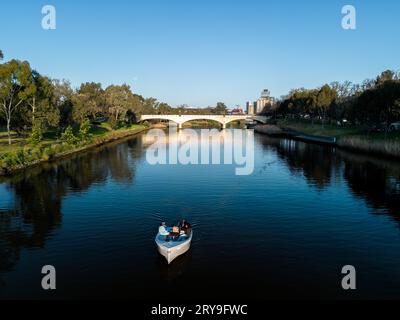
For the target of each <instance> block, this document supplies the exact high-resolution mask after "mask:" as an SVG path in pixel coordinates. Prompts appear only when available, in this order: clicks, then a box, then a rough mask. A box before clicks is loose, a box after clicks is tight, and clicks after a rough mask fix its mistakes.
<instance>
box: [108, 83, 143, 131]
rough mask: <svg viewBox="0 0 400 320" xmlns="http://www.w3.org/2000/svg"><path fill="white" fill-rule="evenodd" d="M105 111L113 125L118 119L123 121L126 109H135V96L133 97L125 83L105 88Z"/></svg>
mask: <svg viewBox="0 0 400 320" xmlns="http://www.w3.org/2000/svg"><path fill="white" fill-rule="evenodd" d="M104 94H105V100H106V103H107V111H108V114H109V116H110V118H111V120H112V123H113V125H114V126H118V123H119V122H120V121H125V120H126V116H127V113H128V111H131V112H134V111H135V104H136V103H137V97H135V96H134V95H133V93H132V91H131V89H130V87H129V86H128V85H126V84H123V85H121V86H118V85H111V86H109V87H107V88H106V90H105V93H104Z"/></svg>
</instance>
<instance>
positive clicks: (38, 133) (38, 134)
mask: <svg viewBox="0 0 400 320" xmlns="http://www.w3.org/2000/svg"><path fill="white" fill-rule="evenodd" d="M42 140H43V132H42V129H41V128H40V127H39V126H34V127H33V128H32V133H31V136H30V137H29V141H30V142H31V143H32V144H38V143H39V142H40V141H42Z"/></svg>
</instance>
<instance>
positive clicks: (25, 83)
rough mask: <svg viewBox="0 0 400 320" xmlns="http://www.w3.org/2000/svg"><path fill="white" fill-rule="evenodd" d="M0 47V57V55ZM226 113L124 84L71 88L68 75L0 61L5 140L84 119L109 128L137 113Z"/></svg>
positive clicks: (38, 136) (0, 115) (1, 123)
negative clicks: (136, 90)
mask: <svg viewBox="0 0 400 320" xmlns="http://www.w3.org/2000/svg"><path fill="white" fill-rule="evenodd" d="M3 58H4V56H3V52H2V51H1V50H0V60H3ZM204 112H206V113H213V114H225V113H226V112H227V107H226V105H225V104H224V103H222V102H219V103H217V105H216V107H215V108H211V107H208V108H205V109H202V108H190V107H189V106H187V105H181V106H178V107H177V108H173V107H171V106H170V105H168V104H167V103H164V102H159V101H157V99H155V98H152V97H150V98H144V97H142V96H141V95H139V94H135V93H134V92H132V90H131V88H130V86H129V85H127V84H122V85H109V86H108V87H106V88H105V89H104V88H103V87H102V85H101V84H100V83H96V82H86V83H82V84H81V85H80V87H79V88H76V89H73V88H72V87H71V83H70V82H69V81H68V80H64V79H63V80H57V79H51V78H49V77H47V76H44V75H42V74H40V73H39V72H37V71H36V70H34V69H32V68H31V66H30V64H29V62H27V61H20V60H16V59H12V60H10V61H8V62H5V63H0V126H5V127H6V128H7V133H8V142H9V144H11V132H12V131H15V132H16V133H17V134H18V135H21V134H23V133H25V134H26V133H29V134H30V135H31V136H34V137H35V138H36V139H38V140H41V139H42V137H43V133H44V132H46V131H48V130H49V129H52V128H58V130H65V129H66V128H67V127H73V126H77V125H82V124H84V123H85V125H87V122H88V121H89V122H90V123H92V122H103V121H108V122H109V123H110V125H111V126H112V128H118V127H120V126H122V125H125V124H133V123H136V122H137V119H138V118H139V116H140V115H141V114H145V113H148V114H171V113H175V114H176V113H178V114H201V113H204Z"/></svg>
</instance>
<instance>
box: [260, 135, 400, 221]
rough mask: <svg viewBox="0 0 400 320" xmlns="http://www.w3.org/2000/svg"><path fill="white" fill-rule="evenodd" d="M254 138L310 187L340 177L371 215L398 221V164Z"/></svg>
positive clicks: (315, 147) (399, 200) (328, 183)
mask: <svg viewBox="0 0 400 320" xmlns="http://www.w3.org/2000/svg"><path fill="white" fill-rule="evenodd" d="M257 139H258V140H259V142H260V143H261V145H262V146H263V147H264V148H265V149H267V150H273V151H274V152H276V154H277V155H278V157H279V159H281V160H282V161H284V162H285V163H286V165H287V167H288V169H289V170H290V171H291V173H292V174H295V175H302V176H304V178H305V179H306V181H307V182H308V184H309V185H311V186H313V187H315V188H317V189H324V188H326V187H327V186H329V185H331V184H332V182H334V179H341V178H343V179H344V180H345V182H346V183H347V185H348V186H349V188H350V190H351V191H352V193H353V194H354V195H355V196H356V197H358V198H361V199H363V200H364V201H365V202H366V203H367V204H368V206H370V207H371V208H373V209H374V211H373V212H374V213H376V214H385V213H387V214H390V215H391V216H392V217H393V218H394V219H395V220H397V221H399V222H400V165H399V163H398V162H396V161H392V160H385V159H379V158H378V157H370V156H366V155H360V154H356V153H351V152H347V151H343V150H338V149H336V148H332V147H329V146H321V145H316V144H308V143H304V142H300V141H293V140H285V139H277V138H270V137H266V136H257ZM399 227H400V225H399Z"/></svg>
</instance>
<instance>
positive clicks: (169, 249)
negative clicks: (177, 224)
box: [156, 231, 193, 264]
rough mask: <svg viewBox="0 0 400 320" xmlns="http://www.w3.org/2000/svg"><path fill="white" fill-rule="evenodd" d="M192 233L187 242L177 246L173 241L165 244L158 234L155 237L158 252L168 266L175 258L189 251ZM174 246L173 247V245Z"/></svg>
mask: <svg viewBox="0 0 400 320" xmlns="http://www.w3.org/2000/svg"><path fill="white" fill-rule="evenodd" d="M192 236H193V231H192V232H191V234H190V236H189V237H188V239H187V240H184V241H182V242H180V243H178V244H175V243H174V242H173V241H169V242H166V241H164V240H163V237H162V236H160V235H159V234H158V235H157V237H156V244H157V249H158V252H159V253H160V254H161V255H162V256H163V257H165V259H167V262H168V264H170V263H171V262H172V261H173V260H175V259H176V258H177V257H179V256H181V255H183V254H184V253H186V252H187V251H188V250H189V249H190V245H191V242H192ZM174 244H175V245H174Z"/></svg>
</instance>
